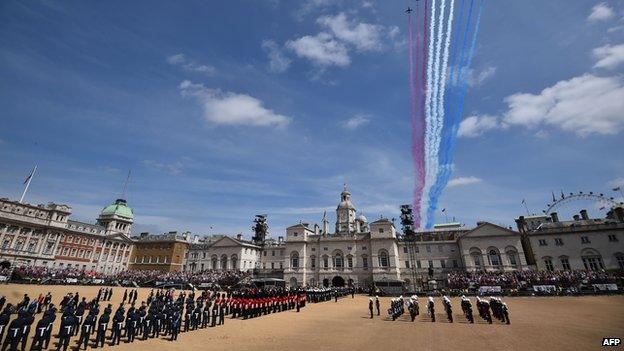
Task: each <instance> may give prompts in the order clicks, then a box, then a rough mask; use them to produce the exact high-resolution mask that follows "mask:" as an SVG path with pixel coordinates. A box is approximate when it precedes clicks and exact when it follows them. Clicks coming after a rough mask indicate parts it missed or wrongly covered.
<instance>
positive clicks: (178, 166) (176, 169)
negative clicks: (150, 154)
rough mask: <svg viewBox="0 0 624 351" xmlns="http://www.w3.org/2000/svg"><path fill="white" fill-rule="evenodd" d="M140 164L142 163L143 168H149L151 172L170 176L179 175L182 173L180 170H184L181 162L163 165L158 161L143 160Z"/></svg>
mask: <svg viewBox="0 0 624 351" xmlns="http://www.w3.org/2000/svg"><path fill="white" fill-rule="evenodd" d="M141 163H143V165H144V166H146V167H148V168H151V169H153V170H156V171H160V172H165V173H169V174H172V175H177V174H180V173H182V170H183V169H184V164H183V163H182V162H181V161H176V162H173V163H164V162H159V161H154V160H143V161H142V162H141Z"/></svg>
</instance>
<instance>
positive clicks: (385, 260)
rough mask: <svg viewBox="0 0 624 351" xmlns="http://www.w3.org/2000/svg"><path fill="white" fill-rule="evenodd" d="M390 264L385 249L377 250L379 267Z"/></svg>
mask: <svg viewBox="0 0 624 351" xmlns="http://www.w3.org/2000/svg"><path fill="white" fill-rule="evenodd" d="M388 266H390V262H389V259H388V252H386V251H385V250H381V251H380V252H379V267H388Z"/></svg>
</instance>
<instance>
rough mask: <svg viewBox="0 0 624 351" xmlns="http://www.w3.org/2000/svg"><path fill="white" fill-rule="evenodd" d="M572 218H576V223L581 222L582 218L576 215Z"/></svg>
mask: <svg viewBox="0 0 624 351" xmlns="http://www.w3.org/2000/svg"><path fill="white" fill-rule="evenodd" d="M572 218H574V220H575V221H580V220H581V216H579V215H574V216H573V217H572Z"/></svg>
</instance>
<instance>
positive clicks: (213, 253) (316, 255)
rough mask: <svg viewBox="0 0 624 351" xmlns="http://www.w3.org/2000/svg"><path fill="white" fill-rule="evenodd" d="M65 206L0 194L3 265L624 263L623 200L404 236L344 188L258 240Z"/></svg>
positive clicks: (410, 276)
mask: <svg viewBox="0 0 624 351" xmlns="http://www.w3.org/2000/svg"><path fill="white" fill-rule="evenodd" d="M70 215H71V208H70V207H69V206H67V205H60V204H54V203H50V204H47V205H30V204H24V203H20V202H17V201H11V200H9V199H6V198H2V199H0V267H1V268H5V269H6V268H10V267H13V266H19V265H30V266H40V267H49V268H61V269H62V268H70V269H82V270H93V271H97V272H104V273H116V272H120V271H122V270H125V269H137V270H160V271H163V272H169V271H193V272H198V271H203V270H242V271H249V272H252V273H253V276H254V277H259V278H279V279H284V281H285V282H286V283H287V284H288V285H290V286H301V285H310V286H347V285H352V286H356V287H362V288H367V287H370V286H372V285H373V284H375V285H378V286H379V285H381V286H397V285H401V284H405V285H408V286H414V287H415V288H416V289H421V288H427V287H428V288H431V287H432V286H431V285H432V284H433V285H434V286H433V287H436V285H437V284H440V285H441V286H443V285H444V284H445V281H446V277H447V275H448V274H449V273H451V272H466V271H467V272H476V271H485V272H508V271H515V270H528V269H537V270H550V271H553V270H603V269H605V270H621V269H624V208H623V207H622V206H621V204H620V206H614V207H613V208H611V209H610V210H609V212H608V213H607V215H606V216H605V218H598V219H590V218H589V217H588V215H587V211H585V210H582V211H580V214H579V215H576V216H574V218H573V219H572V220H568V221H560V220H559V218H558V216H557V213H554V212H553V213H550V215H538V216H519V217H518V218H516V219H515V222H516V225H517V230H514V229H512V228H511V227H509V228H505V227H502V226H499V225H496V224H493V223H489V222H477V223H476V226H474V227H467V226H464V225H462V224H460V223H444V224H439V225H436V226H434V228H433V229H429V230H419V231H417V232H416V233H415V236H414V237H413V238H412V239H411V240H410V241H409V242H408V241H407V240H406V237H405V236H404V235H402V234H401V233H399V232H398V231H397V228H396V226H395V223H394V219H392V220H391V219H388V218H383V217H379V218H377V219H375V220H373V221H372V222H369V220H368V219H367V218H366V217H365V216H364V215H363V214H361V213H360V214H358V213H357V211H356V207H355V206H354V204H353V202H352V201H351V194H350V192H349V191H348V189H347V187H346V186H345V187H344V189H343V191H342V193H341V194H340V202H339V203H338V206H337V208H336V221H335V225H334V226H333V228H332V229H330V222H329V219H328V218H327V215H326V214H324V215H323V217H322V219H321V223H320V224H310V223H307V222H303V221H301V222H299V223H297V224H295V225H293V226H290V227H288V228H287V229H286V233H285V237H284V236H278V238H277V240H275V239H273V238H267V239H264V240H262V241H261V242H259V241H258V240H256V241H251V240H246V239H243V236H242V234H238V235H236V236H226V235H213V236H204V237H199V236H198V235H193V234H192V233H190V232H185V233H178V232H169V233H165V234H160V235H152V234H149V233H140V234H139V235H138V236H134V237H133V236H131V234H130V233H131V227H132V223H133V221H134V215H133V212H132V210H131V209H130V207H128V204H127V203H126V201H125V200H123V199H118V200H116V201H115V202H114V203H112V204H110V205H108V206H106V207H104V209H103V210H102V211H101V212H100V214H99V216H98V217H97V219H96V221H95V224H90V223H83V222H79V221H74V220H70V219H69V217H70Z"/></svg>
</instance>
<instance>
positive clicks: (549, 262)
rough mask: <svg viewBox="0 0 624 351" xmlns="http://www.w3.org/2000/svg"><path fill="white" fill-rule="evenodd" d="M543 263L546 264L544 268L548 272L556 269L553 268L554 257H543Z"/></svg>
mask: <svg viewBox="0 0 624 351" xmlns="http://www.w3.org/2000/svg"><path fill="white" fill-rule="evenodd" d="M542 261H543V262H544V267H546V270H547V271H549V272H552V271H553V270H554V269H555V267H553V263H552V257H549V256H546V257H542Z"/></svg>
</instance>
